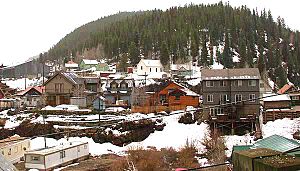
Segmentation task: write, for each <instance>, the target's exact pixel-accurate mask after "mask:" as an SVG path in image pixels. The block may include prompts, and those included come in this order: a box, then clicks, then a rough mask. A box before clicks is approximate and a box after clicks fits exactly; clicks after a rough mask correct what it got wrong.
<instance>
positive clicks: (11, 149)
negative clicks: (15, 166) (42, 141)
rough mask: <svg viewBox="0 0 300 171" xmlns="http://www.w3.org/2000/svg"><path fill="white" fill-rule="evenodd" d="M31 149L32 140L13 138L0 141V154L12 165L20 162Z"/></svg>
mask: <svg viewBox="0 0 300 171" xmlns="http://www.w3.org/2000/svg"><path fill="white" fill-rule="evenodd" d="M29 149H30V140H29V139H28V138H24V137H20V136H12V137H9V138H6V139H2V140H0V152H1V154H2V155H3V156H4V158H5V159H6V160H8V161H10V162H11V163H16V162H19V161H20V160H21V159H22V158H23V157H24V153H25V152H26V151H28V150H29Z"/></svg>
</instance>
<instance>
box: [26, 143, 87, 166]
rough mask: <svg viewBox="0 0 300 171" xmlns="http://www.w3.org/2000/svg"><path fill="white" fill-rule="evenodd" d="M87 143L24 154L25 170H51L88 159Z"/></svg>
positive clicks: (71, 144)
mask: <svg viewBox="0 0 300 171" xmlns="http://www.w3.org/2000/svg"><path fill="white" fill-rule="evenodd" d="M88 156H89V145H88V143H87V142H68V143H67V144H60V145H58V146H54V147H48V148H42V149H37V150H32V151H27V152H26V153H25V168H26V169H39V170H53V169H54V168H56V167H59V166H63V165H67V164H69V163H72V162H73V161H75V160H76V161H78V160H81V159H85V158H88Z"/></svg>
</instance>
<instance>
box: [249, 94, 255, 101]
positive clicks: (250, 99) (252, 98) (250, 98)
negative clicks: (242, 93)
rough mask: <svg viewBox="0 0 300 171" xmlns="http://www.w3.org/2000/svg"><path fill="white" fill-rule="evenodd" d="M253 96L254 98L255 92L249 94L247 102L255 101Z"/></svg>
mask: <svg viewBox="0 0 300 171" xmlns="http://www.w3.org/2000/svg"><path fill="white" fill-rule="evenodd" d="M251 96H253V97H251ZM255 98H256V96H255V94H249V102H255Z"/></svg>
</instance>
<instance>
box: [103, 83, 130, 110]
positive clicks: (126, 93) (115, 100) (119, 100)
mask: <svg viewBox="0 0 300 171" xmlns="http://www.w3.org/2000/svg"><path fill="white" fill-rule="evenodd" d="M133 87H135V84H134V80H133V79H107V83H106V87H105V88H106V91H105V92H104V97H105V99H106V106H125V107H129V106H130V105H131V93H132V89H133Z"/></svg>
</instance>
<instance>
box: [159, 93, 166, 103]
mask: <svg viewBox="0 0 300 171" xmlns="http://www.w3.org/2000/svg"><path fill="white" fill-rule="evenodd" d="M159 99H160V102H161V103H163V102H165V101H166V95H165V94H162V95H160V96H159Z"/></svg>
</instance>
